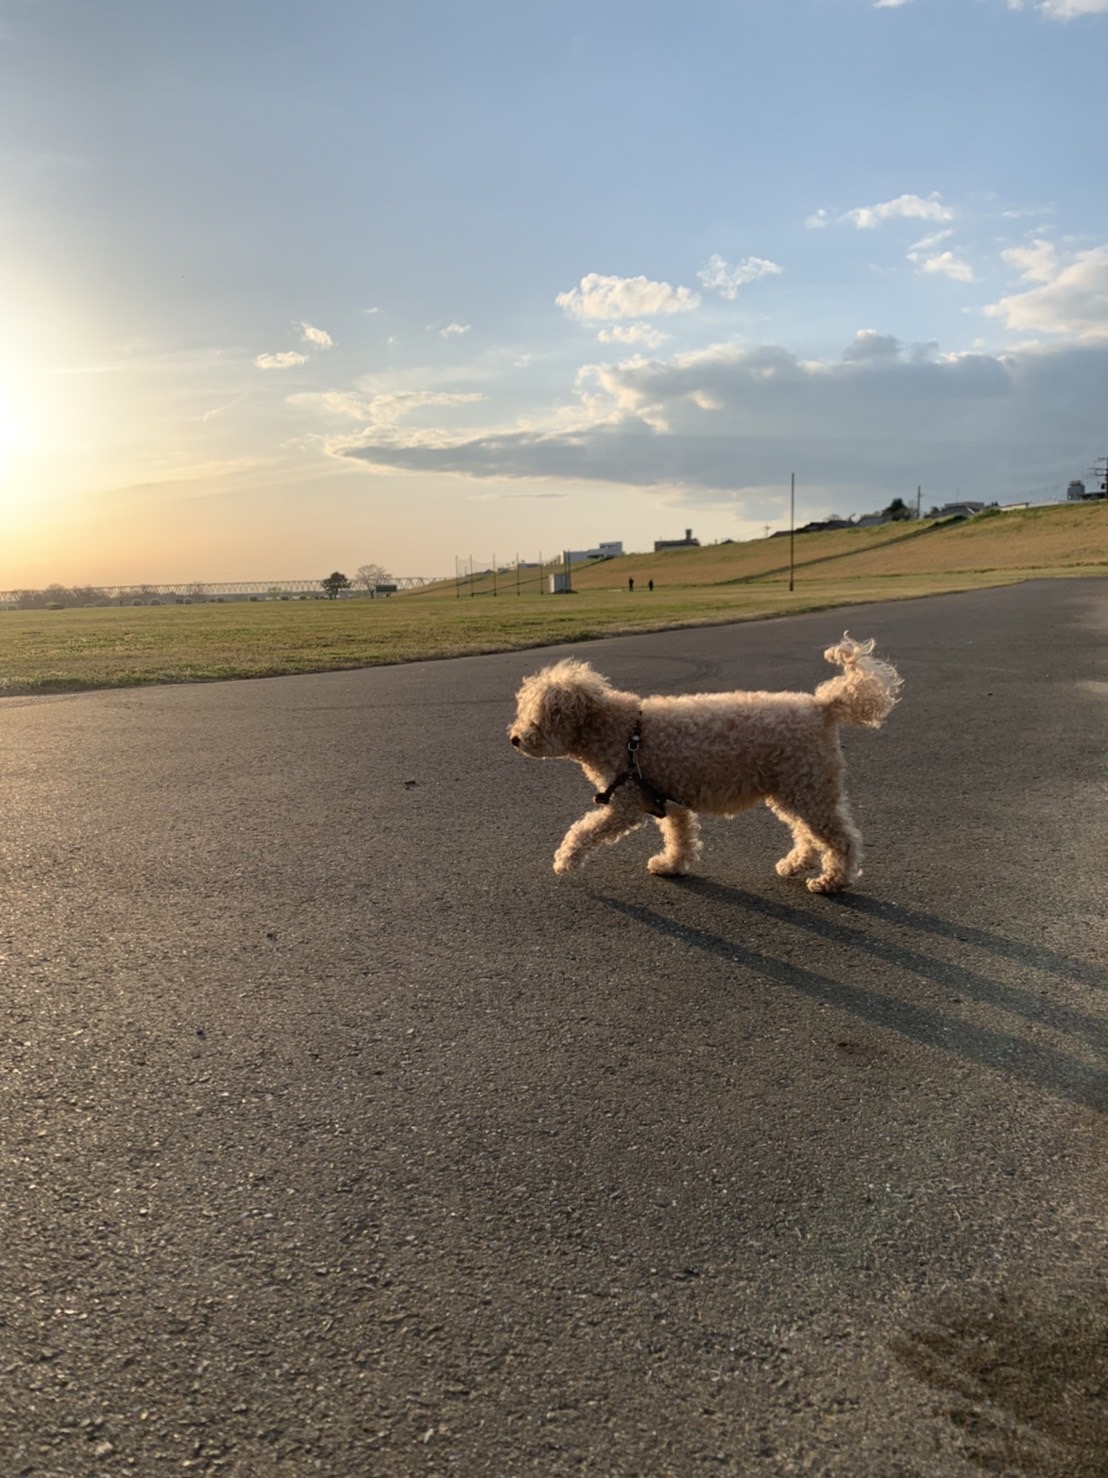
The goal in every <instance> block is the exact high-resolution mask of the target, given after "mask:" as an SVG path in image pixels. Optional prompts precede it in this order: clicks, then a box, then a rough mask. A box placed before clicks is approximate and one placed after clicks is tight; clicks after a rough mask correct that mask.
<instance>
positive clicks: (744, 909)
mask: <svg viewBox="0 0 1108 1478" xmlns="http://www.w3.org/2000/svg"><path fill="white" fill-rule="evenodd" d="M669 885H670V886H671V887H673V888H675V889H677V890H679V892H680V893H683V894H692V895H694V896H695V897H697V898H700V899H703V900H704V901H706V902H708V903H710V904H712V905H713V909H714V911H715V914H716V916H717V917H719V918H729V919H739V918H741V917H742V915H743V914H744V913H746V914H750V913H756V914H761V915H762V916H764V917H766V918H769V919H771V920H773V922H774V923H776V924H780V925H783V926H788V927H791V928H795V929H799V930H801V931H803V932H805V933H808V934H811V935H814V936H815V937H816V939H817V940H819V941H822V942H824V943H826V944H833V945H838V946H845V947H847V948H849V949H853V950H860V951H863V952H864V953H865V954H867V955H868V956H870V957H872V958H876V959H877V960H879V961H880V962H881V963H883V964H885V965H887V966H888V967H889V969H890V970H895V971H901V972H905V973H908V974H911V975H915V976H916V977H918V978H919V979H922V980H924V981H926V982H928V984H930V985H934V986H936V987H939V988H940V989H941V991H942V999H943V1001H944V1002H946V1003H949V1004H954V1005H956V1004H959V1003H960V1002H961V1001H962V1000H963V999H971V1000H974V1001H978V1002H981V1003H983V1004H985V1005H987V1006H991V1007H994V1008H996V1009H998V1010H1001V1011H1004V1012H1006V1013H1008V1014H1009V1015H1013V1016H1017V1017H1020V1018H1022V1019H1023V1020H1025V1021H1027V1022H1029V1023H1032V1024H1034V1025H1037V1026H1040V1027H1046V1028H1050V1029H1051V1030H1052V1031H1053V1032H1055V1033H1056V1034H1058V1035H1060V1036H1062V1037H1064V1038H1068V1039H1069V1040H1070V1041H1071V1042H1072V1043H1073V1044H1074V1046H1075V1047H1080V1048H1083V1049H1084V1050H1085V1052H1086V1053H1088V1052H1089V1051H1091V1052H1092V1053H1094V1054H1096V1055H1097V1056H1098V1057H1099V1058H1101V1059H1102V1061H1101V1063H1100V1064H1098V1065H1096V1066H1093V1065H1090V1064H1089V1063H1088V1062H1086V1061H1083V1060H1082V1059H1081V1057H1079V1056H1069V1055H1067V1053H1066V1052H1065V1051H1064V1050H1060V1049H1059V1048H1058V1047H1052V1046H1047V1045H1045V1044H1043V1043H1040V1042H1031V1041H1028V1040H1026V1039H1025V1038H1023V1037H1020V1036H1015V1035H1011V1034H1008V1033H1005V1032H1003V1031H998V1030H995V1029H994V1028H992V1027H986V1026H980V1025H977V1024H975V1023H974V1022H971V1021H966V1020H964V1019H963V1018H962V1017H960V1016H958V1015H956V1014H951V1013H948V1012H947V1011H944V1010H942V1009H940V1007H939V1005H938V1004H936V1005H919V1004H916V1003H914V1002H911V1001H907V1000H904V999H902V998H901V997H900V996H895V995H892V994H888V995H886V994H883V993H881V992H880V991H878V990H872V989H870V988H868V987H866V986H862V985H858V984H855V983H853V981H851V980H849V979H845V978H844V979H836V978H835V977H834V976H832V975H830V974H827V973H821V971H820V970H819V969H811V968H808V967H805V966H800V965H797V964H795V963H793V962H792V961H789V960H781V959H774V958H773V957H771V956H770V955H767V954H764V953H762V952H761V951H759V950H756V949H753V948H751V947H750V946H749V945H747V944H745V943H744V942H743V939H742V934H741V931H736V932H735V937H728V934H729V932H730V931H727V932H719V933H709V932H708V931H706V930H704V929H702V928H699V927H696V926H695V925H693V924H691V923H688V922H685V921H683V920H681V919H679V918H676V917H673V916H667V915H665V914H662V913H659V912H657V911H656V910H655V909H653V908H648V907H646V906H644V905H642V904H639V903H634V902H630V901H629V900H627V899H622V898H616V897H612V896H610V895H608V894H602V893H599V892H596V893H594V894H593V896H594V897H595V898H596V900H597V902H599V903H601V904H602V905H603V906H605V907H606V908H610V909H613V910H615V911H616V912H617V913H620V914H622V915H624V917H627V918H630V919H633V920H635V921H636V922H638V923H640V924H642V925H644V926H645V927H648V928H651V929H654V930H656V931H657V932H658V933H659V934H663V935H665V936H667V937H668V938H671V939H677V940H680V941H681V942H682V943H683V944H685V946H686V947H689V948H692V949H696V950H699V951H701V952H702V953H704V954H706V955H710V956H714V957H716V958H720V959H723V960H726V961H727V962H728V964H730V965H738V966H740V967H741V968H744V969H746V970H748V971H750V972H751V973H752V974H755V975H760V976H761V977H762V978H764V979H766V980H770V981H772V982H773V983H774V984H776V985H783V986H787V987H789V988H790V989H793V990H797V991H800V992H801V993H802V994H804V995H807V996H810V997H812V998H813V999H816V1000H819V1001H822V1002H824V1003H826V1004H827V1005H831V1006H835V1007H838V1008H839V1009H842V1010H846V1011H849V1012H851V1013H852V1014H853V1015H855V1016H857V1017H858V1018H860V1019H861V1020H863V1021H867V1022H869V1023H871V1024H872V1025H875V1026H881V1027H884V1028H886V1029H888V1030H892V1031H896V1032H898V1033H900V1034H901V1035H902V1036H905V1037H908V1038H911V1039H912V1040H914V1041H917V1042H922V1043H924V1044H926V1045H927V1046H929V1047H934V1048H938V1049H940V1050H941V1051H943V1052H946V1053H953V1054H955V1055H957V1056H960V1057H962V1058H964V1059H966V1060H968V1061H972V1062H977V1063H980V1064H983V1065H985V1066H988V1067H990V1068H993V1069H995V1070H998V1071H1001V1072H1003V1073H1007V1074H1009V1075H1010V1076H1012V1077H1015V1078H1019V1079H1022V1080H1024V1081H1025V1082H1030V1083H1033V1084H1036V1085H1038V1086H1039V1087H1042V1088H1045V1089H1047V1090H1048V1091H1049V1092H1050V1093H1052V1094H1054V1095H1056V1096H1058V1097H1061V1098H1066V1099H1069V1100H1070V1101H1072V1102H1074V1103H1078V1104H1081V1105H1083V1106H1084V1107H1087V1108H1093V1109H1096V1110H1098V1111H1100V1112H1108V1018H1106V1017H1104V1016H1101V1015H1096V1014H1092V1013H1086V1012H1084V1011H1081V1010H1078V1009H1075V1008H1074V1007H1072V1006H1069V1005H1066V1004H1064V1003H1062V1002H1059V1001H1054V1000H1050V999H1048V998H1047V997H1045V996H1044V995H1042V994H1040V993H1039V992H1038V991H1036V990H1031V989H1027V988H1024V987H1021V986H1018V985H1014V984H1010V983H1008V982H1007V981H1002V980H997V979H994V978H992V976H991V975H985V974H982V973H980V972H979V971H977V970H974V969H971V968H970V967H968V966H966V965H963V964H960V963H951V962H950V961H949V960H942V959H938V958H935V957H933V956H932V955H930V954H927V953H924V952H923V950H922V949H920V948H918V947H912V946H910V945H905V944H903V943H901V942H899V941H898V940H895V939H889V938H886V937H884V935H883V934H882V933H880V932H873V931H872V930H871V929H868V928H867V927H866V923H865V922H863V921H867V920H873V921H874V922H875V923H876V924H877V925H878V926H880V925H891V926H893V927H894V928H895V929H896V930H897V931H898V932H899V931H904V930H908V931H911V932H913V933H915V934H917V935H919V934H922V935H929V936H932V937H936V938H941V939H951V940H955V941H958V942H960V943H964V944H966V945H968V946H973V947H975V948H976V949H978V950H983V951H985V952H987V953H989V954H992V955H993V956H995V957H996V958H998V959H1000V960H1006V961H1010V962H1011V963H1013V964H1015V965H1017V966H1021V967H1023V968H1025V969H1027V968H1030V969H1033V970H1036V971H1040V972H1046V973H1048V974H1051V975H1054V976H1057V977H1060V978H1061V979H1064V980H1065V981H1067V982H1069V983H1070V984H1076V985H1078V986H1081V987H1084V988H1086V989H1095V990H1097V991H1100V992H1102V991H1103V990H1104V988H1105V985H1106V984H1108V982H1106V980H1105V976H1104V973H1103V972H1102V971H1098V970H1096V969H1095V968H1094V967H1093V966H1092V965H1090V964H1087V963H1085V962H1084V961H1080V960H1072V959H1069V958H1067V957H1066V956H1064V955H1059V954H1057V953H1055V952H1054V951H1051V950H1046V949H1040V948H1037V947H1035V946H1031V945H1024V944H1020V943H1017V942H1016V941H1013V940H1009V939H1005V938H1004V937H1003V936H1001V935H997V934H992V933H989V932H988V931H986V930H981V929H976V928H973V927H971V926H966V925H962V924H958V923H954V922H952V921H950V920H946V919H942V918H939V917H937V916H935V915H933V914H927V913H921V912H918V911H915V910H911V909H904V908H901V907H899V906H898V905H897V904H893V903H886V902H884V901H882V900H879V899H875V898H872V897H865V896H864V895H859V894H839V895H837V896H835V897H833V898H820V899H819V900H816V899H812V900H811V902H810V904H809V905H808V906H807V907H805V906H800V905H796V904H790V903H785V902H781V901H779V900H777V899H775V898H772V897H766V896H764V895H761V894H757V893H750V892H746V891H744V890H743V889H740V888H734V887H729V886H727V885H726V884H723V883H717V882H713V881H712V880H711V879H708V878H703V877H688V878H680V879H672V880H670V883H669ZM851 916H853V918H854V919H857V920H858V925H855V923H854V922H853V921H852V919H851ZM859 925H860V927H859Z"/></svg>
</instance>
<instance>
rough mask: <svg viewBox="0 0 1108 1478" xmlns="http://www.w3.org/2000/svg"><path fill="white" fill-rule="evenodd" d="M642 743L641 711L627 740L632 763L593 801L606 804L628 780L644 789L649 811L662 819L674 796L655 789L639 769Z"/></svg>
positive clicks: (600, 804)
mask: <svg viewBox="0 0 1108 1478" xmlns="http://www.w3.org/2000/svg"><path fill="white" fill-rule="evenodd" d="M641 744H642V713H641V711H640V713H639V716H638V718H636V720H635V727H634V728H633V729H632V730H631V737H630V739H628V741H627V752H628V754H629V755H630V756H631V763H630V765H629V766H628V768H627V769H626V770H621V771H620V773H619V774H618V775H617V776H616V778H615V779H614V780H613V781H612V783H611V785H609V786H608V788H607V789H606V790H601V791H599V792H598V793H597V794H596V795H594V796H593V801H594V802H595V804H596V805H598V806H606V805H607V804H608V803H609V801H610V800H611V799H612V796H613V795H614V794H615V792H616V791H617V790H619V788H620V787H621V786H623V785H626V784H627V783H628V782H630V783H631V784H632V785H637V786H638V788H639V789H640V790H641V791H642V793H643V796H644V798H645V799H646V800H647V801H649V802H650V804H649V805H648V806H647V810H648V811H649V813H650V814H651V816H657V817H658V818H659V819H661V818H662V817H664V816H665V814H666V803H667V802H668V801H669V800H671V799H672V797H670V796H667V795H663V794H662V792H661V791H660V790H655V789H654V787H653V785H651V784H650V782H649V781H648V780H647V779H645V777H644V776H643V773H642V771H641V770H640V769H639V746H640V745H641Z"/></svg>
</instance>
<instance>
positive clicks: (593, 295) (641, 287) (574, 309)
mask: <svg viewBox="0 0 1108 1478" xmlns="http://www.w3.org/2000/svg"><path fill="white" fill-rule="evenodd" d="M554 301H555V303H557V305H558V307H559V308H561V309H562V310H563V311H564V312H565V313H566V314H567V315H568V317H570V318H577V319H580V320H581V321H582V322H587V321H588V320H589V319H595V318H603V319H611V318H653V317H655V316H657V315H658V314H662V313H689V312H691V311H692V310H693V309H694V308H697V307H699V306H700V298H699V297H698V296H697V294H696V293H694V292H692V291H690V289H689V288H687V287H671V286H670V284H669V283H668V282H652V281H651V280H650V279H649V278H648V277H604V276H602V275H601V274H600V273H599V272H590V273H588V275H587V276H585V277H582V279H581V282H580V285H579V286H578V287H575V288H573V289H571V291H569V292H564V293H559V294H558V296H557V297H556V298H555V299H554Z"/></svg>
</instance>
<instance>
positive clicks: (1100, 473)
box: [1089, 457, 1108, 498]
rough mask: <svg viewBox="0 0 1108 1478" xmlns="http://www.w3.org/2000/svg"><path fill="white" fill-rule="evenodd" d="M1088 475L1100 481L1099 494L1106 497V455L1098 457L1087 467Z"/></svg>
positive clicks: (1107, 480) (1107, 495) (1107, 467)
mask: <svg viewBox="0 0 1108 1478" xmlns="http://www.w3.org/2000/svg"><path fill="white" fill-rule="evenodd" d="M1089 476H1090V477H1095V478H1096V479H1097V480H1098V482H1099V483H1100V496H1101V497H1102V498H1108V457H1098V458H1097V459H1096V461H1095V462H1094V463H1093V465H1092V467H1091V468H1090V469H1089Z"/></svg>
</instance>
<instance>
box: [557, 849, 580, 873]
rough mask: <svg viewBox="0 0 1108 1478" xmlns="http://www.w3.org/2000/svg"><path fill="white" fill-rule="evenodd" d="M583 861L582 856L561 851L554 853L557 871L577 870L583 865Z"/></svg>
mask: <svg viewBox="0 0 1108 1478" xmlns="http://www.w3.org/2000/svg"><path fill="white" fill-rule="evenodd" d="M581 862H582V859H581V858H580V857H574V856H572V855H569V856H566V855H564V854H563V853H561V852H555V853H554V871H555V872H575V871H576V870H577V868H579V867H580V866H581Z"/></svg>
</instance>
